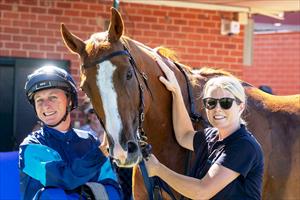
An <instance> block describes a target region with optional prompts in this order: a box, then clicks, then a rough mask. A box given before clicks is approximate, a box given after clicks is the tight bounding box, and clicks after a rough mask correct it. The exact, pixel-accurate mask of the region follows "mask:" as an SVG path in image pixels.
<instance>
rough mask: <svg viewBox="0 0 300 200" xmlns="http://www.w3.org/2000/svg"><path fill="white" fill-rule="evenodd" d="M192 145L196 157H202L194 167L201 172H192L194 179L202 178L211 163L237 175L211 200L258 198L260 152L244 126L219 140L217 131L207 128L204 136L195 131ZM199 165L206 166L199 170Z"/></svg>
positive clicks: (260, 190)
mask: <svg viewBox="0 0 300 200" xmlns="http://www.w3.org/2000/svg"><path fill="white" fill-rule="evenodd" d="M193 145H194V151H195V153H196V155H197V157H198V158H199V156H200V157H202V158H205V162H202V163H200V164H199V163H198V165H202V166H197V168H198V169H202V172H201V170H200V171H198V172H197V171H196V174H194V176H195V177H198V178H202V177H203V176H204V175H205V174H204V173H206V172H207V170H208V169H209V167H210V166H211V165H212V164H214V163H216V164H219V165H222V166H224V167H226V168H228V169H231V170H233V171H235V172H238V173H239V174H240V175H239V176H238V177H237V178H236V179H235V180H234V181H232V182H231V183H230V184H228V185H227V186H226V187H225V188H223V189H222V190H221V191H220V192H218V193H217V194H216V195H215V196H214V197H213V198H212V199H214V200H216V199H218V200H221V199H222V200H226V199H230V200H233V199H234V200H239V199H241V200H247V199H257V200H259V199H261V193H262V179H263V168H264V161H263V152H262V149H261V146H260V144H259V143H258V142H257V140H256V139H255V138H254V136H253V135H252V134H251V133H250V132H249V131H248V130H247V129H246V127H245V126H244V125H241V128H240V129H239V130H237V131H235V132H234V133H232V134H231V135H229V136H228V137H226V138H225V139H224V140H222V141H219V140H218V130H217V129H216V128H207V129H205V130H204V133H203V132H200V131H198V132H197V133H196V134H195V136H194V141H193ZM201 154H207V155H201ZM203 165H206V167H203ZM207 166H208V167H207ZM203 168H206V169H203ZM203 171H204V173H203ZM200 173H202V175H200Z"/></svg>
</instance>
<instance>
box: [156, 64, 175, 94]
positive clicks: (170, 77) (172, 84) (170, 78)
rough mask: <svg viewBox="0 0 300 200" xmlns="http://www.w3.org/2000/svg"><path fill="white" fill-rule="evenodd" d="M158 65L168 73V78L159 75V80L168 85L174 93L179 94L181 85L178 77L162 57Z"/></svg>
mask: <svg viewBox="0 0 300 200" xmlns="http://www.w3.org/2000/svg"><path fill="white" fill-rule="evenodd" d="M156 62H157V64H158V66H159V67H160V68H161V70H162V71H163V72H164V74H165V75H166V77H167V79H166V78H165V77H163V76H160V77H159V80H160V81H161V82H162V83H163V84H164V85H165V86H166V88H167V89H168V90H169V91H171V92H172V93H175V94H177V93H178V92H181V90H180V86H179V84H178V81H177V79H176V76H175V74H174V72H173V71H172V70H171V69H170V68H169V67H168V66H167V65H166V64H165V63H164V62H162V61H161V60H160V59H158V60H157V61H156Z"/></svg>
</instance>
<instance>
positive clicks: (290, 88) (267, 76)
mask: <svg viewBox="0 0 300 200" xmlns="http://www.w3.org/2000/svg"><path fill="white" fill-rule="evenodd" d="M253 60H254V62H253V66H248V67H247V66H245V67H244V80H246V81H248V82H250V83H252V84H254V85H255V86H257V87H258V86H259V85H269V86H271V88H272V90H273V93H275V94H278V95H288V94H299V93H300V33H299V32H298V33H276V34H257V35H255V36H254V49H253Z"/></svg>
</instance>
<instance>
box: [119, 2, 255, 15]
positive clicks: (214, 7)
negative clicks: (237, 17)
mask: <svg viewBox="0 0 300 200" xmlns="http://www.w3.org/2000/svg"><path fill="white" fill-rule="evenodd" d="M121 1H122V2H124V3H137V4H147V5H156V6H170V7H180V8H193V9H203V10H217V11H228V12H245V13H249V12H250V9H249V8H246V7H238V6H223V5H216V4H205V3H193V2H183V1H168V0H151V1H150V0H121Z"/></svg>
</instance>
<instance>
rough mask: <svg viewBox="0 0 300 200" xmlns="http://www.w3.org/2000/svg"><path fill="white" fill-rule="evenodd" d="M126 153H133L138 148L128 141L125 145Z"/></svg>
mask: <svg viewBox="0 0 300 200" xmlns="http://www.w3.org/2000/svg"><path fill="white" fill-rule="evenodd" d="M127 147H128V153H135V152H136V151H137V150H138V146H137V144H136V143H135V142H133V141H129V142H128V143H127Z"/></svg>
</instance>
